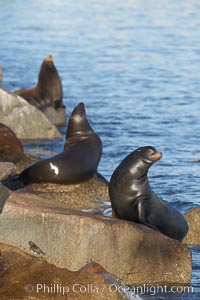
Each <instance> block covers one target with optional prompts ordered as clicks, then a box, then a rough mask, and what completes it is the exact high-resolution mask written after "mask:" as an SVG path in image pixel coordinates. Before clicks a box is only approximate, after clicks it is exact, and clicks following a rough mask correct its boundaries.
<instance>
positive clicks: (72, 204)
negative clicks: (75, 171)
mask: <svg viewBox="0 0 200 300" xmlns="http://www.w3.org/2000/svg"><path fill="white" fill-rule="evenodd" d="M8 187H9V186H8ZM21 192H25V193H30V194H34V195H38V196H40V197H42V198H45V199H47V200H50V201H51V202H52V203H55V204H56V205H60V204H61V205H62V206H64V207H66V208H72V209H78V210H92V211H96V212H101V211H102V210H103V209H104V208H103V207H102V201H110V200H109V195H108V183H107V182H106V181H105V180H102V179H100V178H97V177H93V178H91V179H90V180H88V181H85V182H82V183H79V184H68V185H64V184H63V185H62V184H53V183H34V184H29V185H27V186H25V187H24V188H23V189H21Z"/></svg>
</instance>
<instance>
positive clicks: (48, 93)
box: [15, 55, 66, 125]
mask: <svg viewBox="0 0 200 300" xmlns="http://www.w3.org/2000/svg"><path fill="white" fill-rule="evenodd" d="M15 94H16V95H19V96H21V97H23V98H24V99H26V100H27V101H28V102H29V103H30V104H32V105H34V106H36V107H37V108H38V109H40V110H41V111H43V112H44V113H45V114H46V115H47V117H48V118H49V119H50V120H51V118H53V119H52V120H51V121H52V122H53V123H54V124H55V123H56V125H59V124H63V123H65V122H66V114H65V106H64V104H63V101H62V98H63V92H62V82H61V79H60V76H59V74H58V71H57V69H56V67H55V65H54V60H53V56H52V55H49V56H47V57H46V58H45V59H44V61H43V63H42V65H41V68H40V73H39V76H38V83H37V85H36V86H35V87H33V88H31V89H21V90H18V91H16V92H15ZM49 109H50V110H51V111H49ZM52 109H55V112H54V111H53V110H52ZM55 113H57V115H56V116H55ZM55 118H56V120H57V121H55V122H54V120H55Z"/></svg>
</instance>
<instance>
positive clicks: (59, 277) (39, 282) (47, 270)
mask: <svg viewBox="0 0 200 300" xmlns="http://www.w3.org/2000/svg"><path fill="white" fill-rule="evenodd" d="M0 252H1V255H0V281H1V284H0V295H1V299H13V300H14V299H21V300H22V299H23V300H24V299H27V300H28V299H33V300H36V299H38V300H39V299H74V300H75V299H76V300H95V299H96V300H97V299H98V300H104V299H109V300H111V299H112V300H122V299H127V298H125V297H122V295H120V293H117V292H116V293H113V292H112V289H111V288H110V286H111V284H112V285H113V286H115V283H112V282H111V283H107V282H106V279H105V276H104V275H103V274H101V273H97V272H96V273H89V272H82V271H79V272H71V271H69V270H67V269H60V268H57V267H55V266H54V265H52V264H49V263H48V262H47V261H46V260H45V259H44V258H37V257H34V256H31V255H28V254H26V253H24V252H22V251H20V250H19V249H17V248H15V247H11V246H8V245H5V244H0ZM107 276H108V277H109V274H107ZM102 291H103V292H102Z"/></svg>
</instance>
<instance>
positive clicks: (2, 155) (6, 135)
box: [0, 123, 24, 163]
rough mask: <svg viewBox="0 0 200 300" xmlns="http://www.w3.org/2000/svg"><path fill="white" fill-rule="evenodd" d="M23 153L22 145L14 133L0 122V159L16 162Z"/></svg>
mask: <svg viewBox="0 0 200 300" xmlns="http://www.w3.org/2000/svg"><path fill="white" fill-rule="evenodd" d="M23 155H24V150H23V145H22V143H21V141H20V140H19V139H18V137H17V136H16V134H15V133H14V132H13V131H12V130H11V129H10V128H9V127H7V126H6V125H4V124H2V123H0V161H1V162H13V163H17V162H18V161H19V160H20V159H21V158H22V157H23Z"/></svg>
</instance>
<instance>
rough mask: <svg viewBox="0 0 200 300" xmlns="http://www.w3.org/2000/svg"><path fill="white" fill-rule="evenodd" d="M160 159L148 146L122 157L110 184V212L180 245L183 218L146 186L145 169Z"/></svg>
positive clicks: (158, 154)
mask: <svg viewBox="0 0 200 300" xmlns="http://www.w3.org/2000/svg"><path fill="white" fill-rule="evenodd" d="M161 157H162V153H160V152H158V151H157V150H156V149H155V148H153V147H151V146H146V147H141V148H138V149H137V150H135V151H133V152H132V153H131V154H129V155H128V156H127V157H125V159H124V160H123V161H122V162H121V163H120V165H119V166H118V167H117V168H116V170H115V171H114V173H113V174H112V176H111V180H110V183H109V194H110V199H111V203H112V208H113V210H114V213H115V215H116V217H118V218H120V219H125V220H128V221H134V222H136V223H141V224H144V225H146V226H148V227H150V228H152V229H154V230H159V231H160V232H162V233H163V234H165V235H167V236H168V237H171V238H173V239H176V240H179V241H182V240H183V238H184V237H185V235H186V234H187V231H188V224H187V222H186V220H185V218H184V216H183V215H182V214H181V213H180V212H179V211H177V210H176V209H174V208H173V207H171V206H169V205H168V204H167V203H166V202H164V201H162V200H161V199H160V198H159V197H158V196H157V195H156V194H155V192H154V191H153V190H152V189H151V187H150V185H149V181H148V177H147V173H148V169H149V168H150V167H151V166H152V165H153V164H154V163H155V162H156V161H158V160H160V159H161Z"/></svg>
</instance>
